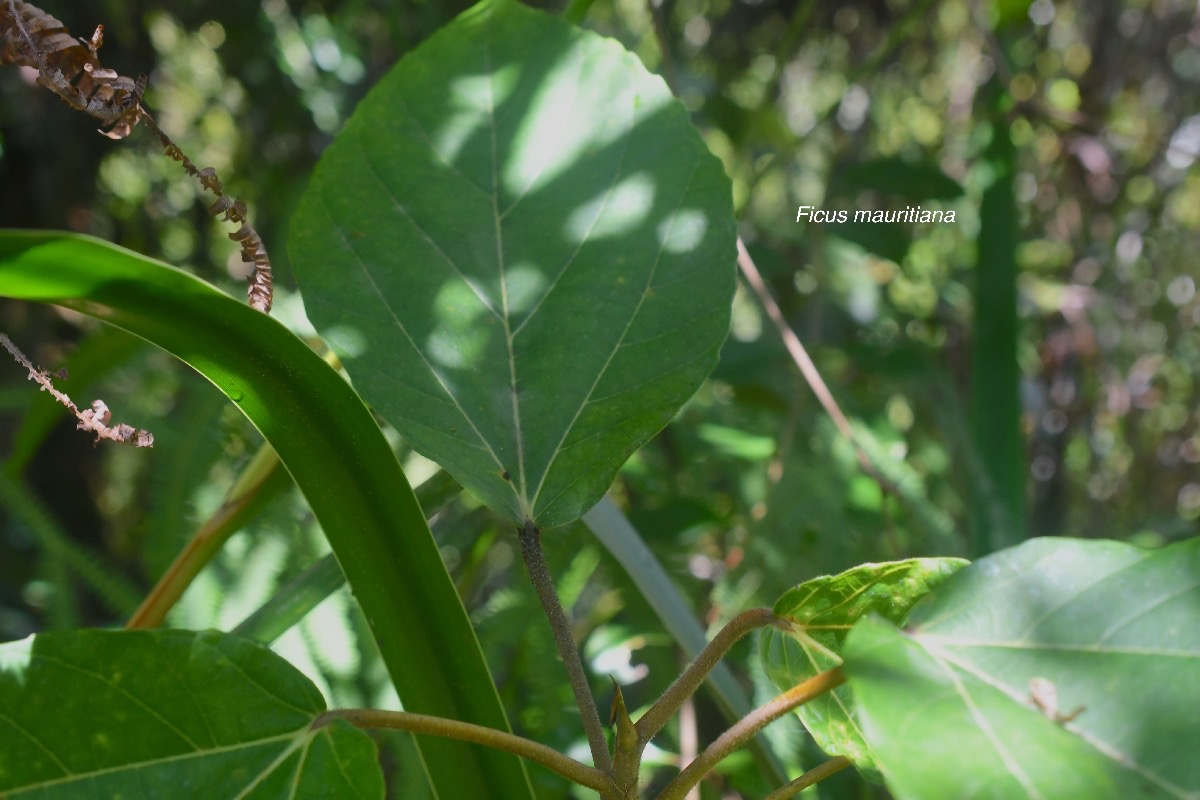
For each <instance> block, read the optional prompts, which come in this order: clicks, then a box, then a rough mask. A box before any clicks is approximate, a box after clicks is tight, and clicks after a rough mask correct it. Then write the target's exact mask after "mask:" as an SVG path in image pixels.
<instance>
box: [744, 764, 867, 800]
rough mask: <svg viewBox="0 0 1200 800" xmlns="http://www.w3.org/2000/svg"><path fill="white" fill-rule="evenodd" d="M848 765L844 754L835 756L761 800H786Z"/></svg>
mask: <svg viewBox="0 0 1200 800" xmlns="http://www.w3.org/2000/svg"><path fill="white" fill-rule="evenodd" d="M848 766H850V759H848V758H846V757H845V756H835V757H833V758H831V759H829V760H828V761H826V762H825V763H824V764H821V765H820V766H816V767H813V768H812V769H810V770H809V771H808V772H806V773H804V774H803V775H801V776H800V777H799V778H796V780H794V781H792V782H791V783H789V784H788V785H787V786H780V787H779V788H778V789H776V790H775V791H773V792H771V793H770V794H769V795H767V796H766V797H765V798H764V799H763V800H787V798H789V797H792V796H794V795H796V794H799V793H800V792H802V791H804V790H805V789H807V788H808V787H810V786H812V785H813V784H814V783H819V782H820V781H823V780H825V779H826V778H828V777H829V776H830V775H833V774H834V773H837V772H841V771H842V770H844V769H845V768H846V767H848Z"/></svg>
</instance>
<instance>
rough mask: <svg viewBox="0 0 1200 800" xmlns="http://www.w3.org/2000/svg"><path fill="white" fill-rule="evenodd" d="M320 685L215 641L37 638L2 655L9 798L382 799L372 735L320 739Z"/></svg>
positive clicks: (0, 779) (255, 649)
mask: <svg viewBox="0 0 1200 800" xmlns="http://www.w3.org/2000/svg"><path fill="white" fill-rule="evenodd" d="M323 711H325V701H324V699H323V698H322V697H321V695H320V693H319V692H318V691H317V689H316V687H315V686H313V685H312V683H311V682H310V681H309V680H308V679H307V678H306V677H304V676H303V675H302V674H301V673H300V672H299V671H297V670H296V669H295V668H294V667H292V666H291V665H290V664H288V663H287V662H286V661H284V660H283V659H281V658H280V657H278V656H276V655H275V654H274V653H272V652H271V651H270V650H267V649H266V648H264V647H261V646H259V645H256V644H254V643H252V642H249V641H246V640H244V639H239V638H237V637H235V636H231V635H229V634H223V633H219V632H217V631H208V632H205V633H192V632H190V631H96V630H81V631H69V632H56V633H49V634H39V635H38V636H35V637H31V638H30V639H26V640H24V641H20V642H13V643H10V644H7V645H4V646H3V647H0V740H2V741H3V742H4V746H3V747H0V792H4V796H5V797H6V798H22V800H23V799H24V798H60V797H61V798H72V800H79V799H80V798H97V800H99V799H100V798H105V799H107V798H113V797H180V798H211V797H244V798H251V797H254V798H277V797H296V798H302V797H339V798H342V797H345V798H382V797H383V795H384V786H383V775H382V773H381V772H380V770H379V766H378V764H377V762H376V755H375V744H374V743H373V742H372V741H371V739H370V737H369V736H367V735H366V734H365V733H363V732H362V731H359V730H357V729H355V728H353V727H351V726H350V725H348V724H345V723H336V724H333V725H327V726H324V727H322V728H320V729H318V730H315V731H313V730H310V725H311V724H312V722H313V720H314V719H315V718H316V717H317V716H318V715H319V714H320V713H321V712H323Z"/></svg>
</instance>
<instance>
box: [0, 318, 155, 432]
mask: <svg viewBox="0 0 1200 800" xmlns="http://www.w3.org/2000/svg"><path fill="white" fill-rule="evenodd" d="M0 345H2V346H3V347H4V349H5V350H7V351H8V352H9V353H11V354H12V357H13V358H15V359H16V360H17V363H18V364H20V365H21V366H23V367H24V368H25V369H26V370H28V371H29V379H30V380H31V381H36V382H37V383H38V385H39V386H41V387H42V389H43V390H45V391H47V392H49V393H50V394H51V396H53V397H54V399H55V400H57V401H58V402H59V403H61V404H62V405H64V406H66V407H67V409H68V410H70V412H71V413H72V414H74V415H75V418H76V419H78V420H79V425H78V428H79V429H80V430H84V431H91V432H92V433H94V434H96V441H97V442H98V441H100V440H101V439H108V440H109V441H110V442H117V443H118V444H131V445H133V446H134V447H153V446H154V434H153V433H150V432H149V431H146V430H142V429H140V428H134V427H133V426H132V425H126V424H125V423H123V422H121V423H117V424H116V425H109V422H111V421H112V412H111V411H109V410H108V405H107V404H106V403H105V402H104V401H103V400H93V401H92V407H91V408H88V409H84V410H83V411H80V410H79V407H78V406H77V405H75V403H74V402H72V401H71V398H69V397H67V395H66V394H64V393H63V392H60V391H59V390H58V389H56V388H54V382H53V381H51V379H50V373H49V372H48V371H46V370H44V369H38V368H37V367H35V366H34V365H33V362H31V361H30V360H29V359H28V358H26V357H25V354H24V353H22V352H21V350H20V349H19V348H18V347H17V346H16V345H15V344H13V342H12V339H9V338H8V337H7V336H5V335H4V334H3V333H0Z"/></svg>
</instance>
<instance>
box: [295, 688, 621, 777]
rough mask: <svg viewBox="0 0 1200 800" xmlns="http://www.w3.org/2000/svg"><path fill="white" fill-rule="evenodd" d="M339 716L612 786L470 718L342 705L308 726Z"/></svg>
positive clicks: (589, 771)
mask: <svg viewBox="0 0 1200 800" xmlns="http://www.w3.org/2000/svg"><path fill="white" fill-rule="evenodd" d="M339 719H340V720H344V721H346V722H349V723H350V724H351V725H353V726H355V727H356V728H388V729H391V730H398V731H408V732H409V733H423V734H428V735H430V736H443V737H446V738H448V739H457V740H459V741H463V742H472V743H474V744H480V745H484V746H485V747H491V748H493V749H495V750H503V751H504V752H506V753H512V754H513V755H517V756H520V757H521V758H525V759H528V760H529V761H532V762H534V763H536V764H541V765H542V766H543V767H545V768H546V769H549V770H551V771H553V772H557V773H558V774H559V775H562V776H563V777H564V778H566V779H567V780H570V781H574V782H575V783H578V784H579V785H580V786H586V787H588V788H589V789H595V790H596V791H598V792H605V791H608V790H609V789H611V788H612V779H611V778H609V776H608V774H607V773H605V772H602V771H601V770H598V769H596V768H594V767H589V766H587V765H586V764H581V763H579V762H578V761H576V760H575V759H573V758H569V757H568V756H564V755H563V754H562V753H560V752H558V751H557V750H554V749H553V748H550V747H547V746H546V745H544V744H541V743H540V742H535V741H532V740H530V739H525V738H522V737H520V736H516V735H514V734H511V733H508V732H507V731H498V730H495V729H493V728H485V727H483V726H482V725H474V724H472V723H470V722H460V721H458V720H453V719H442V718H441V717H432V716H429V715H427V714H412V713H410V712H407V711H380V710H378V709H373V708H343V709H335V710H333V711H326V712H325V713H323V714H321V715H320V716H319V717H317V718H316V719H315V720H314V721H313V723H312V725H311V728H312V729H313V730H316V729H318V728H321V727H323V726H325V725H328V724H330V723H331V722H333V721H334V720H339Z"/></svg>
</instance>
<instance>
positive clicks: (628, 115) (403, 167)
mask: <svg viewBox="0 0 1200 800" xmlns="http://www.w3.org/2000/svg"><path fill="white" fill-rule="evenodd" d="M291 231H292V234H291V238H290V242H289V246H290V252H291V255H292V260H293V263H294V268H295V273H296V278H297V281H298V282H299V284H300V287H301V289H302V290H303V293H304V297H305V302H306V305H307V308H308V313H309V316H310V317H311V319H312V321H313V323H314V324H315V325H316V327H317V329H318V330H319V331H320V332H321V334H322V335H323V336H324V337H325V338H326V339H327V340H328V341H330V343H331V344H332V345H333V346H334V347H335V348H337V349H338V350H339V351H340V353H341V355H342V356H343V359H344V362H345V364H346V368H347V370H348V371H349V373H350V376H351V377H352V379H353V380H354V382H355V387H356V388H357V389H358V390H359V392H360V393H361V394H362V395H363V397H364V398H365V399H366V400H367V401H368V402H370V403H371V404H372V405H373V406H374V407H375V408H376V409H377V410H378V411H379V412H380V413H381V414H383V415H384V416H385V417H386V418H387V419H388V420H389V421H390V422H391V423H392V424H393V425H395V426H396V428H397V429H398V430H400V432H401V433H402V434H403V435H404V436H405V438H406V439H407V440H408V441H409V442H410V443H411V444H412V445H413V446H414V447H415V448H417V449H418V450H419V451H421V452H422V453H424V454H425V455H427V456H429V457H430V458H432V459H434V460H436V461H438V462H439V463H441V464H442V465H443V466H444V467H445V468H446V470H447V471H448V472H450V473H451V474H452V475H453V476H454V477H455V478H456V479H457V480H458V481H460V482H461V483H462V484H463V486H464V487H466V488H467V489H469V490H470V491H471V492H472V493H474V494H475V495H477V496H478V497H480V498H481V499H482V500H484V501H485V502H486V503H487V504H488V505H490V506H492V507H493V508H495V509H497V510H499V511H501V512H503V513H505V514H507V515H508V516H509V517H511V518H512V519H513V520H514V521H515V522H517V523H518V524H521V523H523V522H524V521H526V520H532V521H533V522H534V523H535V524H536V525H537V526H538V527H540V528H547V527H552V526H555V525H561V524H565V523H567V522H570V521H572V520H574V519H577V518H578V517H579V516H580V515H581V514H582V513H583V512H584V511H586V510H587V509H588V508H589V507H591V506H592V505H593V504H594V503H595V502H596V501H597V500H598V499H599V498H600V497H601V496H602V495H603V493H604V492H605V491H606V490H607V489H608V487H609V485H610V484H611V482H612V480H613V478H614V477H615V475H616V472H617V470H618V469H619V468H620V466H621V464H623V463H624V461H625V460H626V459H627V458H628V457H629V455H630V454H632V453H633V451H634V450H635V449H637V448H638V447H639V446H641V445H642V444H643V443H645V441H647V440H648V439H649V438H650V437H651V436H653V435H654V434H655V433H657V432H658V431H659V430H660V429H661V428H662V427H663V426H664V425H665V424H666V423H667V422H668V421H669V420H670V418H671V416H672V415H673V414H674V413H675V411H676V410H678V408H679V407H680V406H681V405H682V404H683V403H684V402H685V401H686V400H687V399H688V398H689V397H690V396H691V395H692V394H693V392H694V391H695V390H696V388H697V387H698V386H699V384H700V382H701V381H702V380H703V379H704V378H705V376H707V375H708V373H709V372H710V371H711V369H712V367H713V366H714V365H715V363H716V358H717V352H718V350H719V347H720V345H721V343H722V341H723V340H724V338H725V335H726V333H727V331H728V327H729V315H730V306H731V301H732V295H733V287H734V269H733V265H734V241H735V231H734V218H733V213H732V202H731V193H730V184H729V181H728V179H727V178H726V176H725V174H724V171H723V169H722V167H721V165H720V163H719V162H718V161H717V160H716V158H714V157H713V156H712V155H711V154H710V153H709V152H708V150H707V149H706V147H705V146H704V143H703V141H702V140H701V138H700V136H699V135H698V133H697V132H696V130H695V129H694V127H692V125H691V123H690V121H689V119H688V116H687V113H686V111H685V110H684V109H683V107H682V106H681V105H680V104H679V103H677V102H676V101H675V100H673V99H672V98H671V96H670V92H669V91H668V90H667V88H666V86H665V84H663V83H662V81H661V80H660V79H658V78H657V77H654V76H652V75H650V74H649V73H647V72H646V71H645V69H644V68H643V67H642V66H641V64H640V63H639V62H638V61H637V60H636V58H634V57H633V56H632V55H631V54H629V53H627V52H626V51H624V50H623V49H622V48H621V47H620V46H619V45H618V44H616V43H615V42H613V41H610V40H607V39H604V38H602V37H599V36H597V35H595V34H592V33H588V32H585V31H581V30H579V29H578V28H575V27H573V26H571V25H569V24H567V23H565V22H563V21H562V20H559V19H556V18H552V17H549V16H546V15H544V14H542V13H540V12H537V11H533V10H530V9H527V8H524V7H523V6H521V5H520V4H518V3H516V2H511V1H510V0H498V1H497V2H484V3H481V4H480V5H478V6H476V7H475V8H474V9H472V10H470V11H468V12H466V13H465V14H463V15H462V16H460V17H459V18H458V19H456V20H455V21H454V22H453V23H451V24H450V25H449V26H447V27H446V28H445V29H443V30H442V31H440V32H439V33H438V34H436V35H435V36H433V37H432V38H430V39H428V40H427V41H426V42H424V43H423V44H422V45H421V46H420V47H419V48H417V49H416V50H415V51H413V52H412V53H410V54H409V55H408V56H406V57H405V58H404V59H403V61H402V62H401V63H400V64H398V65H397V67H395V68H394V69H393V70H392V71H391V72H390V73H389V74H388V75H387V76H386V77H385V78H384V79H383V80H382V81H381V82H380V84H379V85H378V86H377V87H376V88H375V89H374V90H373V91H372V92H371V93H370V94H369V95H368V96H367V98H366V99H365V100H364V101H363V102H362V103H361V104H360V105H359V107H358V109H357V111H356V112H355V114H354V116H353V117H352V118H351V120H350V121H349V122H348V123H347V125H346V128H345V129H344V130H343V132H342V133H341V134H339V136H338V137H337V139H336V140H335V141H334V143H333V144H332V145H331V146H330V147H329V149H328V150H327V151H326V153H325V154H324V156H323V157H322V159H321V162H320V164H319V165H318V167H317V169H316V172H315V174H314V176H313V179H312V182H311V184H310V186H309V188H308V190H307V192H306V193H305V195H304V197H303V199H302V201H301V204H300V208H299V210H298V212H297V215H296V218H295V221H294V223H293V225H292V227H291Z"/></svg>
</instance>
